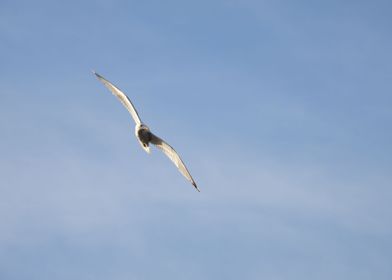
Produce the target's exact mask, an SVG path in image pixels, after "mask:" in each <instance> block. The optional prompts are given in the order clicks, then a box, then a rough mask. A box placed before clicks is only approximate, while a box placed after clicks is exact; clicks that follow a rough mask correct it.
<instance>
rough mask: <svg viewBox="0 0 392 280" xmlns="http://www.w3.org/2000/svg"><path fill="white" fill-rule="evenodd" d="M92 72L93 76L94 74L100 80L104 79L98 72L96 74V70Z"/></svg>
mask: <svg viewBox="0 0 392 280" xmlns="http://www.w3.org/2000/svg"><path fill="white" fill-rule="evenodd" d="M91 72H93V74H94V75H95V76H96V77H97V78H99V79H101V78H102V76H101V75H99V74H98V73H97V72H95V70H91Z"/></svg>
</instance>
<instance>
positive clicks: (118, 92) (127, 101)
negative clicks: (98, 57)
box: [93, 71, 142, 124]
mask: <svg viewBox="0 0 392 280" xmlns="http://www.w3.org/2000/svg"><path fill="white" fill-rule="evenodd" d="M93 73H94V74H95V76H97V78H98V80H100V81H101V82H102V83H103V84H104V85H105V87H107V88H108V89H109V90H110V91H111V92H112V93H113V94H114V95H115V96H116V97H117V98H118V99H119V100H120V101H121V103H122V104H123V105H124V106H125V108H127V110H128V111H129V113H131V116H132V118H133V119H134V120H135V122H136V124H141V123H142V122H141V120H140V118H139V115H138V113H137V111H136V109H135V107H134V106H133V104H132V102H131V100H130V99H129V98H128V96H126V94H125V93H123V92H122V91H121V90H120V89H119V88H118V87H116V86H115V85H113V84H112V83H111V82H109V81H108V80H106V79H105V78H104V77H102V76H101V75H99V74H98V73H95V72H94V71H93Z"/></svg>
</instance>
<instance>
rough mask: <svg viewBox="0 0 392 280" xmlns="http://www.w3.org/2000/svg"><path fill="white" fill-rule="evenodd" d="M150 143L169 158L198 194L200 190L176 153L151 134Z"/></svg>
mask: <svg viewBox="0 0 392 280" xmlns="http://www.w3.org/2000/svg"><path fill="white" fill-rule="evenodd" d="M150 143H152V144H154V145H155V146H157V148H159V149H160V150H161V151H162V152H164V154H165V155H166V156H167V157H168V158H170V160H171V161H172V162H173V163H174V164H175V166H177V168H178V170H179V171H180V172H181V174H182V175H184V177H185V178H187V179H188V180H189V181H190V182H191V183H192V185H193V186H194V187H195V188H196V190H197V191H199V192H200V190H199V189H198V188H197V185H196V183H195V181H194V180H193V178H192V176H191V174H190V173H189V171H188V169H187V168H186V166H185V164H184V163H183V161H182V160H181V158H180V156H179V155H178V154H177V152H176V151H175V150H174V149H173V148H172V147H171V146H170V145H169V144H167V143H166V142H165V141H163V140H162V139H161V138H159V137H158V136H156V135H154V134H152V133H151V140H150Z"/></svg>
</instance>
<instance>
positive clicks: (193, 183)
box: [192, 182, 200, 192]
mask: <svg viewBox="0 0 392 280" xmlns="http://www.w3.org/2000/svg"><path fill="white" fill-rule="evenodd" d="M192 185H193V186H194V187H195V189H196V190H197V191H198V192H200V190H199V188H198V187H197V185H196V183H195V182H192Z"/></svg>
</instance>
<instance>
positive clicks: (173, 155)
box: [93, 71, 200, 192]
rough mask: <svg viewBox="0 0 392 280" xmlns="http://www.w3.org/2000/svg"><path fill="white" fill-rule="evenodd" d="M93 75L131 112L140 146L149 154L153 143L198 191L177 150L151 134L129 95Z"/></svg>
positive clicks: (96, 74)
mask: <svg viewBox="0 0 392 280" xmlns="http://www.w3.org/2000/svg"><path fill="white" fill-rule="evenodd" d="M93 73H94V74H95V76H96V77H97V78H98V80H99V81H101V82H102V83H103V84H104V86H105V87H107V88H108V89H109V90H110V91H111V92H112V93H113V95H114V96H116V97H117V98H118V99H119V100H120V102H121V103H122V104H123V105H124V107H125V108H127V110H128V111H129V113H130V114H131V116H132V118H133V120H134V121H135V123H136V125H135V136H136V139H137V140H138V141H139V143H140V145H141V146H142V148H143V149H144V150H145V151H146V152H147V153H148V154H149V153H150V146H149V145H150V144H153V145H155V146H156V147H157V148H158V149H160V150H161V151H162V152H163V153H164V154H165V155H166V156H167V157H168V158H169V159H170V160H171V161H172V162H173V163H174V165H175V166H176V167H177V168H178V170H179V171H180V172H181V174H182V175H183V176H184V177H185V178H186V179H187V180H188V181H190V182H191V183H192V185H193V186H194V187H195V189H196V190H197V191H199V192H200V190H199V188H198V187H197V185H196V183H195V181H194V180H193V178H192V176H191V174H190V173H189V171H188V169H187V168H186V166H185V164H184V162H183V161H182V160H181V158H180V156H179V155H178V154H177V152H176V151H175V150H174V149H173V148H172V147H171V146H170V145H169V144H168V143H166V142H165V141H164V140H162V139H161V138H159V137H158V136H156V135H155V134H153V133H152V132H151V131H150V129H149V127H148V126H147V125H145V124H144V123H143V122H142V121H141V120H140V117H139V114H138V113H137V111H136V109H135V107H134V106H133V104H132V102H131V100H130V99H129V97H128V96H127V95H126V94H125V93H123V92H122V91H121V90H120V89H119V88H118V87H116V86H115V85H113V84H112V83H111V82H109V81H108V80H106V79H105V78H104V77H102V76H101V75H99V74H98V73H96V72H95V71H93Z"/></svg>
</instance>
